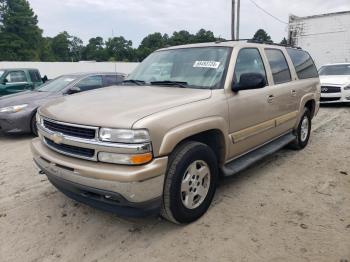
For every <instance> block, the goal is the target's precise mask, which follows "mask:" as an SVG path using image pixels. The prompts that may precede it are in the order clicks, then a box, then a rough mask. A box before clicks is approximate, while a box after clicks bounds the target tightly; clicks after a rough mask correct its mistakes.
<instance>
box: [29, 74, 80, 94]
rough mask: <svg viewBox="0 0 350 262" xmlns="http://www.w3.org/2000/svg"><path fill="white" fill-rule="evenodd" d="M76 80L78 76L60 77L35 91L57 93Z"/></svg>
mask: <svg viewBox="0 0 350 262" xmlns="http://www.w3.org/2000/svg"><path fill="white" fill-rule="evenodd" d="M78 78H79V76H60V77H58V78H55V79H53V80H51V81H49V82H47V83H45V84H43V85H41V86H39V87H38V88H36V89H35V90H36V91H39V92H59V91H62V90H63V89H65V88H66V87H67V86H68V85H69V84H70V83H72V82H73V81H75V80H77V79H78Z"/></svg>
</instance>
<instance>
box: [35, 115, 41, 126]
mask: <svg viewBox="0 0 350 262" xmlns="http://www.w3.org/2000/svg"><path fill="white" fill-rule="evenodd" d="M35 118H36V123H37V124H38V125H42V124H43V119H42V117H41V116H40V115H39V113H36V116H35Z"/></svg>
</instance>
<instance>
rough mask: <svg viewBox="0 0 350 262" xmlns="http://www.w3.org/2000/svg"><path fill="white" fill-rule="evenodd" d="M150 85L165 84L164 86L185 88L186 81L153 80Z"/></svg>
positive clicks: (186, 85)
mask: <svg viewBox="0 0 350 262" xmlns="http://www.w3.org/2000/svg"><path fill="white" fill-rule="evenodd" d="M151 85H166V86H178V87H182V88H187V87H188V83H187V82H181V81H169V80H166V81H154V82H151Z"/></svg>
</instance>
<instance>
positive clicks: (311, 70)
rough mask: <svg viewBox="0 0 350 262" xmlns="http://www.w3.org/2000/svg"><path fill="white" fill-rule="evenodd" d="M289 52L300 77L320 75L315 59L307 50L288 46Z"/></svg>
mask: <svg viewBox="0 0 350 262" xmlns="http://www.w3.org/2000/svg"><path fill="white" fill-rule="evenodd" d="M287 52H288V54H289V56H290V58H291V59H292V62H293V64H294V67H295V70H296V72H297V75H298V78H299V79H307V78H314V77H318V72H317V68H316V66H315V64H314V61H313V60H312V58H311V56H310V55H309V54H308V53H307V52H305V51H303V50H297V49H292V48H287Z"/></svg>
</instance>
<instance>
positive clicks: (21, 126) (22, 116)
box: [0, 110, 32, 134]
mask: <svg viewBox="0 0 350 262" xmlns="http://www.w3.org/2000/svg"><path fill="white" fill-rule="evenodd" d="M31 118H32V112H30V111H26V110H24V111H21V112H17V113H13V114H8V113H0V131H2V132H4V133H9V134H11V133H30V132H31V127H30V121H31Z"/></svg>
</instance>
